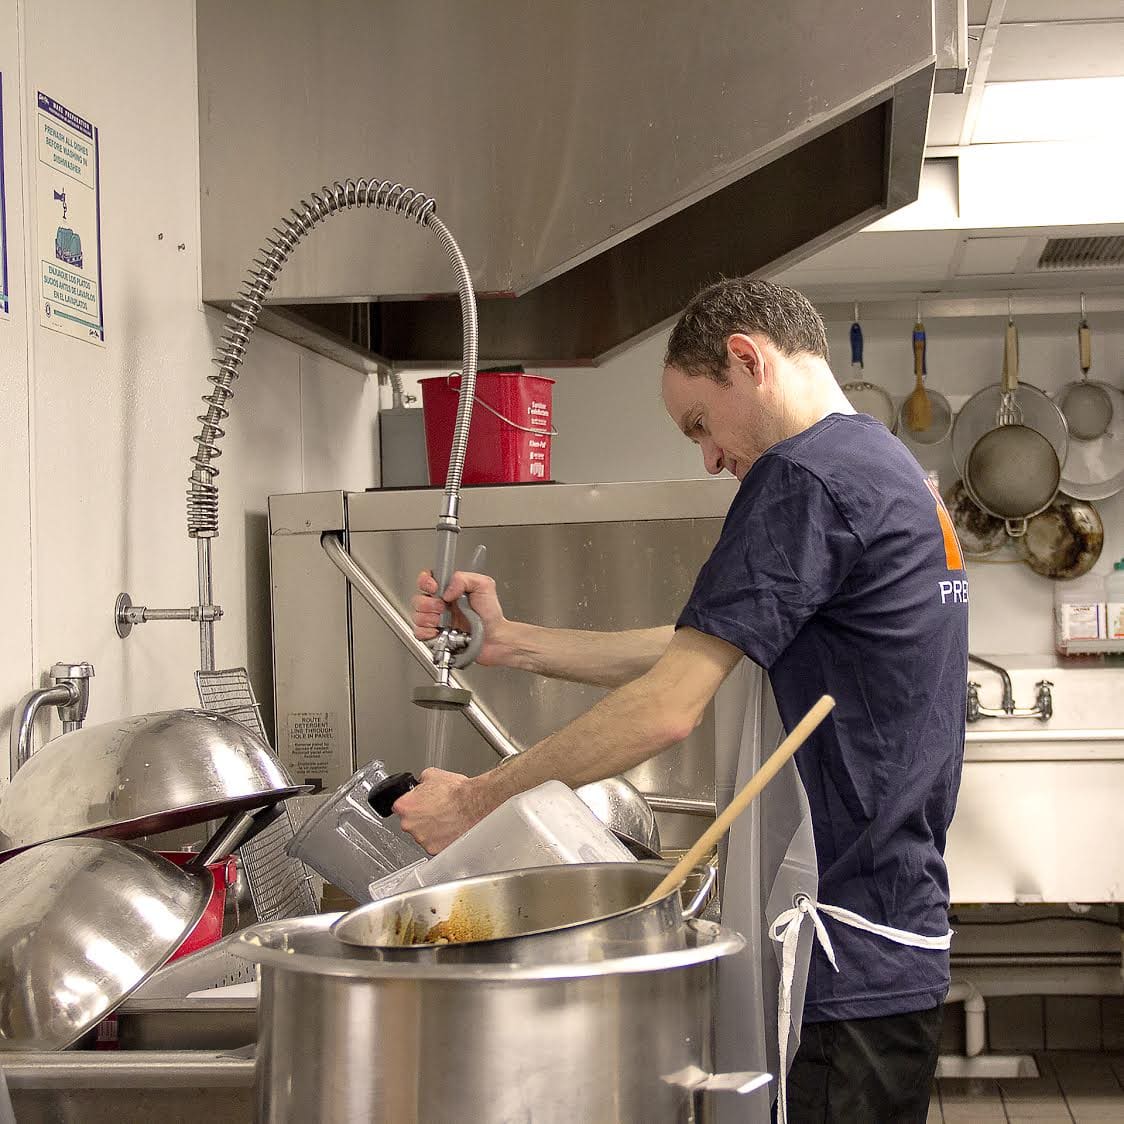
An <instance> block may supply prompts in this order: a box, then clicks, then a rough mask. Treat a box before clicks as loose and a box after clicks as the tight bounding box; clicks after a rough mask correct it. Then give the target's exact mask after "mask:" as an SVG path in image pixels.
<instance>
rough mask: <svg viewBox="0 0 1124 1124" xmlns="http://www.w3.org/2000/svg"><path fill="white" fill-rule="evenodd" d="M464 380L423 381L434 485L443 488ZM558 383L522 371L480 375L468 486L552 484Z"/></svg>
mask: <svg viewBox="0 0 1124 1124" xmlns="http://www.w3.org/2000/svg"><path fill="white" fill-rule="evenodd" d="M460 382H461V378H460V375H459V374H456V373H454V374H451V375H435V376H432V377H430V378H425V379H422V380H421V391H422V412H423V413H424V415H425V451H426V459H427V461H428V463H429V482H430V484H433V485H444V483H445V476H446V475H447V473H448V471H449V452H450V449H451V448H452V444H453V428H454V425H455V423H456V418H457V406H458V403H459V401H460ZM553 387H554V380H553V379H548V378H546V377H544V376H543V375H529V374H527V373H526V372H525V371H524V370H523V368H522V367H509V368H503V369H500V368H495V369H493V368H489V369H485V370H483V371H478V372H477V374H476V395H475V400H474V403H473V411H472V428H471V430H470V431H469V437H468V449H467V451H466V453H465V462H464V475H463V482H464V483H465V484H520V483H531V482H535V481H538V482H542V481H545V480H549V479H550V443H551V439H552V438H553V437H555V436H556V434H555V430H554V427H553V423H552V416H553V415H552V411H553V403H552V392H553Z"/></svg>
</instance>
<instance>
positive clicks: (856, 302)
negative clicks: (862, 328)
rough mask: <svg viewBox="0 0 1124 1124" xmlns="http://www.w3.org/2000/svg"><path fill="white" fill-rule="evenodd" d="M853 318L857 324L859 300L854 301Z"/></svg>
mask: <svg viewBox="0 0 1124 1124" xmlns="http://www.w3.org/2000/svg"><path fill="white" fill-rule="evenodd" d="M854 320H855V323H856V324H857V323H858V322H859V302H858V301H855V316H854Z"/></svg>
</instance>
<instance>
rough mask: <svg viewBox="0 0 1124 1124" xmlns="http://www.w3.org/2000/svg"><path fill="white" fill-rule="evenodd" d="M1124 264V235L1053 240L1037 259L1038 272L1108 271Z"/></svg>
mask: <svg viewBox="0 0 1124 1124" xmlns="http://www.w3.org/2000/svg"><path fill="white" fill-rule="evenodd" d="M1119 265H1124V235H1119V234H1117V235H1111V236H1106V237H1103V238H1051V239H1050V240H1049V241H1048V242H1047V243H1046V246H1045V248H1044V249H1043V251H1042V255H1041V256H1040V257H1039V259H1038V268H1039V269H1107V268H1109V267H1111V266H1119Z"/></svg>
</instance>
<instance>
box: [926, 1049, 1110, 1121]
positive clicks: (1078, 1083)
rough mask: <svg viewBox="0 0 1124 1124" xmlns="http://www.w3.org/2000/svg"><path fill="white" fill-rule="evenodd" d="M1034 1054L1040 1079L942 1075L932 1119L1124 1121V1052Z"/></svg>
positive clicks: (1060, 1051) (1076, 1051)
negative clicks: (968, 1079)
mask: <svg viewBox="0 0 1124 1124" xmlns="http://www.w3.org/2000/svg"><path fill="white" fill-rule="evenodd" d="M1035 1058H1036V1060H1037V1061H1038V1070H1039V1073H1040V1074H1041V1076H1040V1077H1039V1078H1037V1079H1036V1080H1030V1079H1027V1078H1021V1079H1014V1080H1010V1081H974V1080H973V1081H965V1080H941V1081H938V1082H937V1083H936V1087H935V1088H934V1090H933V1099H932V1102H931V1103H930V1105H929V1119H928V1124H969V1122H971V1124H976V1122H977V1121H978V1122H979V1124H987V1122H988V1121H996V1122H1003V1121H1006V1122H1008V1124H1063V1122H1064V1124H1085V1122H1086V1121H1088V1122H1089V1124H1093V1122H1098V1124H1103V1122H1105V1121H1117V1122H1124V1053H1093V1052H1085V1051H1079V1050H1054V1051H1049V1052H1046V1053H1040V1054H1035Z"/></svg>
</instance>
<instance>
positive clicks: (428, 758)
mask: <svg viewBox="0 0 1124 1124" xmlns="http://www.w3.org/2000/svg"><path fill="white" fill-rule="evenodd" d="M451 713H452V712H451V711H450V710H449V709H448V708H446V707H443V706H440V707H431V708H430V709H429V710H428V711H427V713H426V719H425V763H426V767H427V768H431V769H447V768H448V767H449V715H450V714H451Z"/></svg>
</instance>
